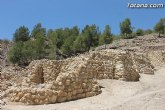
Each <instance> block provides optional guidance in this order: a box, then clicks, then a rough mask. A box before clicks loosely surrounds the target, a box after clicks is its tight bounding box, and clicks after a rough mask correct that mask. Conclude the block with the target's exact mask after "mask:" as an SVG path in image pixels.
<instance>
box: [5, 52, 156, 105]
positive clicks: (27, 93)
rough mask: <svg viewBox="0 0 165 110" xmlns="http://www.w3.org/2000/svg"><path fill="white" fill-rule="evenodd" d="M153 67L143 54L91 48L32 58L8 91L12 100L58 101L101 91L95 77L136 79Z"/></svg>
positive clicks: (45, 102) (88, 95) (24, 101)
mask: <svg viewBox="0 0 165 110" xmlns="http://www.w3.org/2000/svg"><path fill="white" fill-rule="evenodd" d="M144 70H150V73H154V69H153V66H152V65H151V63H150V62H149V61H148V60H147V59H146V58H145V57H144V56H143V55H138V54H136V53H133V52H127V51H120V50H102V51H93V52H90V53H89V54H86V55H80V56H78V57H75V58H68V59H66V60H59V61H56V60H37V61H33V62H32V63H31V64H30V65H29V66H28V70H27V72H28V73H29V74H28V76H27V77H26V78H25V79H24V80H23V82H22V84H21V86H19V87H13V88H10V89H9V90H8V97H9V99H10V101H13V102H23V103H26V104H48V103H57V102H64V101H70V100H76V99H80V98H85V97H90V96H94V95H98V94H100V93H101V88H100V87H99V85H98V83H97V79H116V80H125V81H138V80H139V78H140V75H139V73H145V71H144Z"/></svg>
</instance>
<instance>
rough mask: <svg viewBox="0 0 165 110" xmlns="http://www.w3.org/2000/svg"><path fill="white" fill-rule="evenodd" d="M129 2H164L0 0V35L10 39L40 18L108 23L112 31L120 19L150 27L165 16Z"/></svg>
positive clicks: (67, 23)
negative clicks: (16, 32) (20, 27)
mask: <svg viewBox="0 0 165 110" xmlns="http://www.w3.org/2000/svg"><path fill="white" fill-rule="evenodd" d="M128 3H164V4H165V0H0V39H11V38H12V35H13V33H14V32H15V30H16V29H17V28H18V27H19V26H22V25H25V26H27V27H28V28H29V29H30V30H32V28H33V26H34V25H35V24H37V23H39V22H41V23H42V25H43V26H44V27H45V28H47V29H50V28H52V29H56V28H64V27H72V26H74V25H77V26H79V27H80V28H81V29H82V28H83V27H84V26H85V25H86V24H96V25H97V26H99V27H100V29H101V30H103V29H104V26H105V25H107V24H109V25H110V26H111V28H112V32H113V33H114V34H118V33H119V32H120V29H119V23H120V22H121V21H123V20H124V19H125V18H130V19H131V21H132V26H134V27H135V29H137V28H142V29H148V28H150V29H152V28H153V26H154V24H155V23H156V22H157V21H158V20H159V19H160V18H165V8H161V9H129V8H128V7H127V4H128Z"/></svg>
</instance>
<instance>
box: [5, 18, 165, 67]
mask: <svg viewBox="0 0 165 110" xmlns="http://www.w3.org/2000/svg"><path fill="white" fill-rule="evenodd" d="M164 23H165V19H160V21H159V22H158V23H157V24H156V25H155V27H154V30H150V29H148V30H142V29H137V30H136V31H134V30H133V27H132V25H131V20H130V19H129V18H126V19H125V20H124V21H122V22H121V23H120V32H121V33H120V36H121V37H120V38H124V39H130V38H134V37H136V36H142V35H146V34H151V33H153V32H158V33H159V35H160V34H164V33H165V32H164V31H165V24H164ZM114 36H115V35H113V34H112V32H111V27H110V26H109V25H106V26H105V29H104V30H103V32H101V31H100V30H99V27H98V26H96V25H95V24H93V25H86V26H85V27H84V28H83V29H82V30H80V29H79V28H78V27H77V26H74V27H72V28H60V29H55V30H53V29H49V30H47V31H46V28H44V27H42V25H41V23H38V24H36V25H35V26H34V28H33V29H32V31H31V32H30V31H29V29H28V28H27V27H26V26H21V27H19V28H18V29H16V31H15V33H14V34H13V42H14V45H13V46H12V48H11V49H10V51H9V53H8V59H9V61H10V62H12V63H13V64H18V65H28V64H29V63H30V62H31V61H32V60H37V59H44V58H46V59H52V60H58V59H63V58H67V57H70V56H73V55H77V54H79V53H83V52H86V51H89V50H90V49H92V48H95V47H97V46H99V45H105V48H106V44H109V43H112V41H113V39H116V37H114Z"/></svg>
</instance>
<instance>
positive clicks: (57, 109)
mask: <svg viewBox="0 0 165 110" xmlns="http://www.w3.org/2000/svg"><path fill="white" fill-rule="evenodd" d="M164 43H165V38H163V37H162V38H159V37H157V35H156V34H152V35H146V36H140V37H137V38H134V39H120V40H115V41H114V42H113V43H112V44H110V45H107V46H106V49H107V50H105V46H100V47H98V48H96V49H95V51H90V52H89V53H86V54H82V55H79V56H77V57H75V58H69V59H66V60H63V61H49V60H39V61H33V62H32V63H31V64H30V65H29V66H28V67H26V68H20V67H17V66H11V65H10V66H7V67H6V65H8V64H7V62H6V60H5V59H6V56H5V55H6V52H7V51H4V50H3V49H7V48H8V46H1V50H2V51H0V52H1V56H3V58H1V62H0V63H1V64H0V65H1V68H2V69H1V70H0V71H1V75H0V109H4V110H29V109H32V110H89V109H90V110H132V109H134V110H164V108H165V104H164V102H165V55H164V53H165V44H164ZM2 47H3V48H2ZM126 81H127V82H126ZM130 81H131V82H130ZM132 81H134V82H132ZM74 84H76V85H77V86H78V87H76V88H75V86H73V85H74ZM84 84H85V85H84ZM89 85H92V86H91V87H92V88H90V89H89ZM98 85H99V86H98ZM96 88H97V90H96ZM40 89H42V92H44V96H42V94H43V93H41V91H40ZM38 90H39V91H38ZM80 90H82V91H81V93H79V92H78V93H75V94H74V95H73V91H76V92H77V91H80ZM51 91H52V93H54V92H56V97H54V98H53V97H52V96H51V97H47V95H50V94H47V93H48V92H49V93H50V92H51ZM101 91H102V92H101ZM38 92H39V93H38ZM61 92H62V93H66V95H64V94H63V95H62V97H61V95H60V93H61ZM87 92H92V93H94V94H92V95H90V96H92V97H88V95H87V94H86V93H87ZM40 93H41V94H40ZM100 93H101V94H100ZM27 94H28V95H27ZM38 94H39V95H38ZM46 94H47V95H46ZM80 95H81V97H79V96H80ZM95 95H96V96H95ZM32 96H33V97H32ZM36 97H38V98H37V99H36ZM74 97H75V99H79V100H74V101H72V100H73V99H74ZM85 97H88V98H85ZM61 98H62V99H61ZM80 98H83V99H80ZM11 99H12V100H11ZM33 99H35V100H33ZM50 99H51V100H50ZM56 99H57V100H56ZM63 99H65V100H63ZM52 100H53V103H56V104H48V103H50V102H51V101H52ZM58 100H62V101H58ZM11 101H12V102H11ZM64 101H68V102H64ZM20 102H23V103H24V104H23V103H20ZM41 102H42V103H41ZM58 102H63V103H58ZM6 104H7V105H6ZM26 104H43V105H26Z"/></svg>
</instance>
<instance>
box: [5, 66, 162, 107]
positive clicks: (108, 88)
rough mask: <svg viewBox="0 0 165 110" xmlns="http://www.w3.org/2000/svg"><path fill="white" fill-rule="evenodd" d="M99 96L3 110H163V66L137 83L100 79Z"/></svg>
mask: <svg viewBox="0 0 165 110" xmlns="http://www.w3.org/2000/svg"><path fill="white" fill-rule="evenodd" d="M99 83H100V85H101V86H103V88H102V93H101V94H100V95H97V96H94V97H89V98H84V99H79V100H76V101H70V102H65V103H57V104H48V105H18V104H9V105H6V106H3V108H4V109H6V110H165V66H164V67H161V68H159V69H157V70H156V72H155V75H146V74H141V78H140V81H138V82H124V81H118V80H110V79H106V80H100V81H99Z"/></svg>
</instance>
